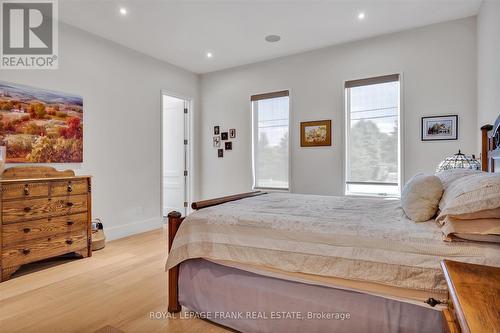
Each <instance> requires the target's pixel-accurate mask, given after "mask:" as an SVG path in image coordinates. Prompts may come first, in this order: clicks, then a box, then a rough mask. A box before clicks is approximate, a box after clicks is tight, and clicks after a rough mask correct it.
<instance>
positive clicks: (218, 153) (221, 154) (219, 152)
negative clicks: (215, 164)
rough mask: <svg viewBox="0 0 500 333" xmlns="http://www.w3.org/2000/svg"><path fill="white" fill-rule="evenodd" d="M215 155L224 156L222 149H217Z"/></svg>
mask: <svg viewBox="0 0 500 333" xmlns="http://www.w3.org/2000/svg"><path fill="white" fill-rule="evenodd" d="M217 157H224V149H217Z"/></svg>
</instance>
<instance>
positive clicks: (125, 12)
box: [120, 7, 127, 16]
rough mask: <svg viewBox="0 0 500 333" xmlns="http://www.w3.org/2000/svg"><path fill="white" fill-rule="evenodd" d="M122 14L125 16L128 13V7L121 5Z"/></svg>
mask: <svg viewBox="0 0 500 333" xmlns="http://www.w3.org/2000/svg"><path fill="white" fill-rule="evenodd" d="M120 14H122V15H123V16H125V15H127V8H125V7H121V8H120Z"/></svg>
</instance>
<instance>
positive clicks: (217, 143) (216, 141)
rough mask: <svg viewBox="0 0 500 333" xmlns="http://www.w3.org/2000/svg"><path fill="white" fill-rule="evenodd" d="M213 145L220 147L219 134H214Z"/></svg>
mask: <svg viewBox="0 0 500 333" xmlns="http://www.w3.org/2000/svg"><path fill="white" fill-rule="evenodd" d="M214 147H220V135H216V136H214Z"/></svg>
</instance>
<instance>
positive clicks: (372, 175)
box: [345, 75, 401, 196]
mask: <svg viewBox="0 0 500 333" xmlns="http://www.w3.org/2000/svg"><path fill="white" fill-rule="evenodd" d="M399 91H400V89H399V75H387V76H381V77H375V78H369V79H362V80H355V81H347V82H346V84H345V94H346V118H345V119H346V131H345V133H346V140H345V145H346V146H345V151H346V159H345V161H346V164H345V175H346V177H345V178H346V183H345V192H346V194H365V195H392V196H397V195H399V194H400V182H401V171H400V170H401V163H400V160H401V158H400V146H401V140H400V131H401V128H400V103H399Z"/></svg>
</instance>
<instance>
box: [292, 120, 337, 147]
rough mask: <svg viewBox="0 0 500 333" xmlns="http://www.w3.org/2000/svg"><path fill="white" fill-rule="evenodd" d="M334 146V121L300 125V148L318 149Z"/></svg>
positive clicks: (309, 122) (302, 123)
mask: <svg viewBox="0 0 500 333" xmlns="http://www.w3.org/2000/svg"><path fill="white" fill-rule="evenodd" d="M331 145H332V121H331V120H319V121H307V122H301V123H300V146H301V147H318V146H331Z"/></svg>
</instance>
